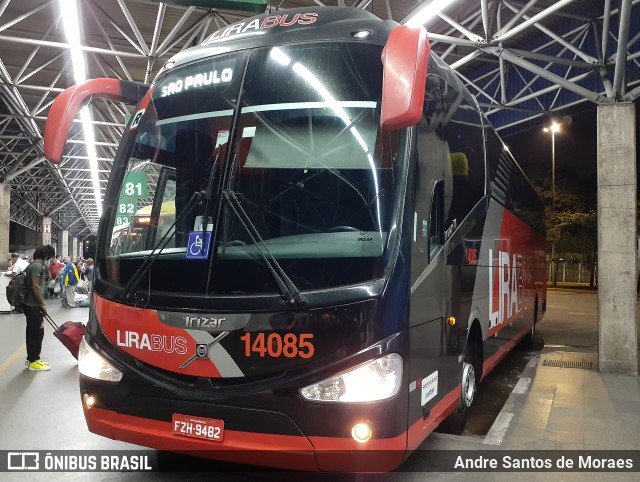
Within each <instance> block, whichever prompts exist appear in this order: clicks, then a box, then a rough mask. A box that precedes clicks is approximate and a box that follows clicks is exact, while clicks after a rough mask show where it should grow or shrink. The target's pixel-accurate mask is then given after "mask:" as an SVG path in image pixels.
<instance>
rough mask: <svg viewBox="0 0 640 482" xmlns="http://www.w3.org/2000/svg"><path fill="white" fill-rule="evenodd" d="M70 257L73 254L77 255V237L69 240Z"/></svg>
mask: <svg viewBox="0 0 640 482" xmlns="http://www.w3.org/2000/svg"><path fill="white" fill-rule="evenodd" d="M71 246H72V247H71V258H73V257H74V256H75V257H77V256H78V238H73V239H72V240H71Z"/></svg>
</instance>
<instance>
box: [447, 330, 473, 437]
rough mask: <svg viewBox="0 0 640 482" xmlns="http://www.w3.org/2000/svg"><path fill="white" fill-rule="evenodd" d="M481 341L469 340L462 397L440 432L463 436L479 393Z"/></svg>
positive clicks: (466, 350) (464, 366) (462, 381)
mask: <svg viewBox="0 0 640 482" xmlns="http://www.w3.org/2000/svg"><path fill="white" fill-rule="evenodd" d="M478 343H481V342H480V341H478V340H476V339H475V338H470V339H469V340H467V347H466V349H465V352H464V353H465V356H464V358H465V361H464V362H463V363H462V373H461V386H462V389H461V395H460V399H459V400H458V404H457V405H456V408H455V409H454V411H453V412H452V413H451V414H450V415H449V416H448V417H447V418H446V419H445V420H444V421H443V422H442V424H441V425H440V430H442V431H443V432H446V433H450V434H453V435H461V434H462V432H464V427H465V425H466V423H467V418H468V416H469V408H470V407H471V406H472V405H473V402H474V400H475V397H476V394H477V393H478V383H479V381H480V376H481V375H482V374H481V373H480V372H478V366H480V367H481V366H482V365H481V361H480V357H481V350H480V349H479V348H478Z"/></svg>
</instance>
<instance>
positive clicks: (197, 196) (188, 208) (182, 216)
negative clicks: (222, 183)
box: [122, 189, 211, 300]
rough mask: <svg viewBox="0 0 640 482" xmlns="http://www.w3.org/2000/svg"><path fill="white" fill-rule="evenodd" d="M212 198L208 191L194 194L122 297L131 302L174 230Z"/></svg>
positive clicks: (130, 279)
mask: <svg viewBox="0 0 640 482" xmlns="http://www.w3.org/2000/svg"><path fill="white" fill-rule="evenodd" d="M210 198H211V194H210V192H209V191H208V190H206V189H205V190H202V191H196V192H194V193H193V196H191V199H189V202H188V203H187V205H186V206H185V207H184V210H183V211H182V212H181V213H180V214H179V215H177V216H176V218H175V220H174V221H173V224H172V225H171V226H169V229H167V231H166V232H165V233H164V236H162V238H161V239H160V242H159V243H158V245H157V246H155V247H154V248H153V250H152V251H151V253H150V254H149V256H148V257H147V258H145V260H144V261H143V262H142V264H141V265H140V266H139V267H138V269H137V270H135V272H134V273H133V275H132V276H131V278H129V281H128V282H127V284H126V285H125V286H124V288H123V291H122V297H123V298H124V299H125V300H129V298H130V297H131V293H132V292H133V291H134V290H135V289H136V288H137V286H138V284H139V283H140V280H141V279H142V277H143V276H144V275H145V274H146V273H147V271H149V269H150V268H151V265H152V264H153V263H155V261H156V260H157V259H158V257H159V256H160V254H161V253H162V250H163V249H164V248H166V247H167V244H169V241H171V238H170V237H169V235H170V234H173V230H174V229H175V227H176V226H177V225H178V223H180V222H182V221H183V220H184V219H185V218H186V217H187V216H188V215H189V214H190V213H191V211H193V208H195V207H196V205H197V204H198V203H200V202H202V200H203V199H206V200H207V201H208V200H209V199H210ZM156 250H157V251H156Z"/></svg>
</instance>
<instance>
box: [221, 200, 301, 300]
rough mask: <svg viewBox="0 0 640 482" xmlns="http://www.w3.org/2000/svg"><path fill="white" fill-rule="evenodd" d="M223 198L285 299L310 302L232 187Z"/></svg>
mask: <svg viewBox="0 0 640 482" xmlns="http://www.w3.org/2000/svg"><path fill="white" fill-rule="evenodd" d="M241 196H242V195H241ZM222 199H223V200H225V201H227V202H228V203H229V206H230V207H231V210H232V211H233V212H234V213H235V215H236V216H237V217H238V219H239V220H240V222H241V223H242V225H243V226H244V228H245V230H246V231H247V233H248V234H249V237H250V238H251V240H252V241H253V244H254V245H255V246H256V248H257V249H258V253H260V256H261V257H262V259H263V260H264V262H265V263H266V264H267V267H268V268H269V271H270V272H271V275H272V276H273V279H274V280H275V282H276V285H278V289H279V290H280V293H281V294H282V297H283V298H284V300H285V301H286V302H287V303H290V304H294V303H295V304H298V305H306V304H307V303H308V301H307V299H306V298H305V297H304V296H302V294H301V293H300V290H299V289H298V288H297V286H296V285H295V283H294V282H293V281H291V279H290V278H289V277H288V276H287V274H286V273H285V272H284V270H283V269H282V267H281V266H280V264H279V263H278V262H277V261H276V259H275V258H274V257H273V255H272V254H271V251H269V248H268V247H267V245H266V243H265V242H264V239H262V236H260V233H259V232H258V229H257V228H256V225H255V224H253V222H252V221H251V218H250V217H249V215H248V214H247V212H246V211H245V210H244V208H243V207H242V204H241V201H240V200H239V199H238V196H237V195H236V193H235V192H233V191H232V190H231V189H223V190H222ZM265 253H266V254H265Z"/></svg>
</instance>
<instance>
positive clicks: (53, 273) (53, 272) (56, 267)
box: [49, 258, 64, 298]
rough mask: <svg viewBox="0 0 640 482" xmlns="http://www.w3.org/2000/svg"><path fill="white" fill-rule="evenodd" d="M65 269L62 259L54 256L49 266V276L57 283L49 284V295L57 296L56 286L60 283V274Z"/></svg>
mask: <svg viewBox="0 0 640 482" xmlns="http://www.w3.org/2000/svg"><path fill="white" fill-rule="evenodd" d="M63 270H64V264H62V263H61V262H60V261H58V260H57V259H56V258H54V259H53V260H52V261H51V265H50V266H49V278H50V279H51V280H53V281H54V283H55V284H54V286H53V287H52V286H51V284H49V288H50V290H49V296H50V297H52V298H55V297H56V291H55V289H56V288H55V287H56V286H57V285H59V284H60V276H61V274H62V271H63ZM60 292H62V289H60V290H59V291H58V293H60Z"/></svg>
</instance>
